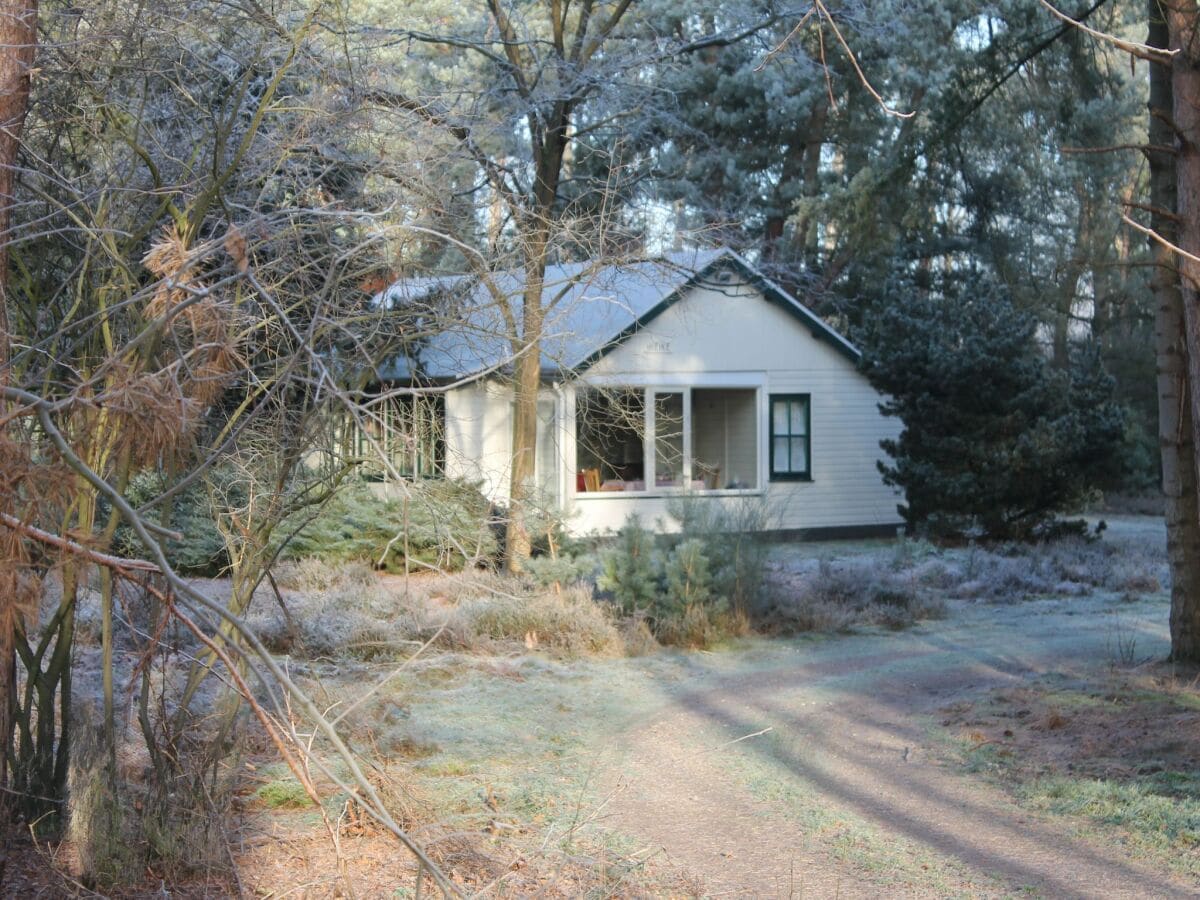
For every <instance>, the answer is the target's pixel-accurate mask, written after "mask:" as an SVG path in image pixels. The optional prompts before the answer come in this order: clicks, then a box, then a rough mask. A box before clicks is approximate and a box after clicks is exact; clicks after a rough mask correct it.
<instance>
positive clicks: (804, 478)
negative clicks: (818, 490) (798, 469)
mask: <svg viewBox="0 0 1200 900" xmlns="http://www.w3.org/2000/svg"><path fill="white" fill-rule="evenodd" d="M812 480H813V477H812V475H772V476H771V483H772V484H789V483H791V484H795V483H796V482H800V483H806V482H811V481H812Z"/></svg>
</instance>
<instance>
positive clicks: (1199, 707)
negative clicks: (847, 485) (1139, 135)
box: [186, 518, 1200, 898]
mask: <svg viewBox="0 0 1200 900" xmlns="http://www.w3.org/2000/svg"><path fill="white" fill-rule="evenodd" d="M1110 526H1111V527H1110V529H1109V532H1108V534H1107V536H1106V538H1105V539H1106V540H1115V541H1135V542H1138V541H1141V542H1147V544H1148V546H1154V545H1156V542H1158V541H1160V540H1161V535H1162V526H1161V522H1160V521H1155V520H1151V519H1137V518H1128V519H1123V520H1118V521H1115V522H1114V521H1112V520H1110ZM780 552H781V553H782V554H784V556H785V558H788V559H791V558H792V557H793V556H795V557H804V559H800V560H799V562H798V563H797V564H800V565H809V564H810V563H812V560H811V559H809V557H813V558H818V557H819V558H820V559H822V560H824V561H825V563H829V562H831V561H832V562H833V563H835V564H840V563H843V562H848V563H854V564H857V563H858V562H863V561H864V560H865V561H870V560H871V559H873V558H875V557H880V558H884V557H885V555H887V554H893V553H894V547H893V546H892V545H890V544H888V543H855V544H829V545H804V546H803V547H795V548H781V550H780ZM1156 552H1158V553H1161V551H1156ZM1168 608H1169V604H1168V599H1167V595H1166V592H1165V589H1158V590H1155V591H1150V592H1147V593H1138V594H1133V593H1130V592H1128V591H1125V592H1117V591H1111V590H1103V589H1099V588H1097V589H1095V590H1092V591H1088V592H1077V593H1076V595H1074V596H1047V597H1044V598H1040V599H1038V598H1034V599H1024V600H1020V601H1017V602H996V601H994V600H991V601H988V600H982V599H976V600H952V601H951V602H950V604H949V610H948V616H947V617H946V618H945V619H943V620H936V621H923V622H920V623H918V624H917V625H915V626H914V627H911V628H909V629H907V630H903V631H889V630H886V629H884V628H879V627H858V628H855V629H854V630H853V632H852V633H849V634H836V635H820V636H817V635H813V636H807V637H801V638H795V639H766V638H750V639H739V640H736V641H733V642H731V643H730V644H729V645H727V646H724V647H722V648H721V649H719V650H715V651H711V652H695V651H693V652H670V651H662V652H657V653H652V654H649V655H647V656H642V657H635V658H624V659H556V658H553V657H551V656H548V655H546V654H543V653H539V652H513V653H511V654H508V655H502V656H479V655H470V654H453V653H447V654H439V655H435V656H431V657H430V658H428V659H424V658H422V659H418V660H417V661H416V662H413V663H411V664H409V665H408V667H407V668H406V669H405V671H404V672H403V673H402V676H401V677H396V678H392V679H391V680H389V681H387V683H386V684H383V685H382V686H381V687H379V689H378V690H376V691H375V692H374V693H373V694H371V696H370V698H369V700H368V701H366V702H364V703H362V704H360V705H359V706H358V707H357V708H356V709H354V710H353V712H352V713H351V714H349V715H347V717H346V719H345V721H344V723H343V724H344V725H345V726H346V727H347V728H348V730H349V732H350V734H351V736H352V739H353V741H354V743H355V744H356V745H357V746H358V747H359V748H360V749H361V750H363V751H364V752H366V754H367V755H368V756H369V757H370V758H371V759H372V760H374V762H375V765H374V769H373V771H374V773H375V775H376V776H377V777H378V783H379V784H380V785H381V788H384V789H386V790H387V791H388V792H389V799H390V800H391V801H392V806H393V808H394V809H399V810H400V812H401V813H402V816H401V818H403V819H404V824H405V825H406V827H408V828H409V829H410V830H411V831H412V833H413V834H414V835H415V836H416V837H417V838H418V839H420V840H422V841H424V842H426V843H427V844H431V845H432V846H433V848H434V855H435V857H436V858H437V859H439V861H440V862H441V864H442V865H443V866H444V867H445V868H446V869H447V870H449V871H451V872H452V873H453V875H454V877H456V878H457V879H460V880H461V882H462V884H463V886H464V888H466V889H468V892H471V891H473V890H477V889H479V888H481V887H484V886H486V887H487V892H488V893H489V894H490V895H492V896H501V897H516V896H545V897H570V896H584V895H587V896H596V897H608V896H672V897H676V896H679V897H682V896H705V897H838V898H842V897H860V896H861V897H866V896H871V897H877V896H906V897H908V896H919V897H926V896H927V897H957V896H984V897H1007V896H1047V897H1147V896H1154V897H1195V896H1200V688H1198V681H1200V679H1197V676H1196V673H1184V672H1178V671H1174V670H1172V669H1171V668H1170V667H1169V666H1167V665H1166V664H1164V663H1163V662H1161V661H1162V660H1163V659H1164V658H1165V656H1166V652H1167V648H1168V640H1167V614H1168ZM394 668H395V667H394V665H393V666H391V667H388V666H386V665H370V664H365V663H352V664H351V663H337V664H335V663H328V664H323V665H320V666H317V665H314V666H310V667H309V668H308V670H306V671H298V672H297V674H300V675H302V676H303V677H306V678H307V679H308V680H309V683H310V686H311V689H312V690H313V691H314V693H315V694H316V695H317V696H318V697H319V698H320V699H322V700H323V701H325V702H326V703H327V704H328V705H329V707H330V708H331V709H338V708H339V707H344V706H345V704H346V703H347V701H348V700H350V699H351V698H357V697H361V696H362V694H363V688H364V686H365V685H367V684H369V683H371V682H373V681H378V680H380V679H383V678H385V677H387V676H388V675H389V673H390V672H392V670H394ZM245 785H246V786H245V789H244V790H243V791H241V792H240V796H239V798H238V808H239V810H240V816H239V821H240V823H241V824H240V827H239V829H238V832H237V834H236V835H235V836H234V841H233V843H234V853H233V855H234V858H235V859H236V861H237V865H238V870H239V878H240V887H241V889H242V890H244V892H245V893H246V895H248V896H271V897H283V896H331V895H337V894H339V892H342V885H343V884H344V881H343V878H344V877H345V878H348V879H349V880H351V881H352V882H353V883H354V885H355V895H356V896H359V897H381V898H382V897H397V898H398V897H408V896H412V894H413V892H412V885H413V878H412V872H411V866H409V865H408V863H407V860H406V858H405V857H404V855H403V854H402V853H401V852H400V851H399V850H398V848H396V846H395V845H394V844H393V843H392V842H391V841H390V839H388V838H387V837H385V836H384V835H382V834H380V833H378V831H376V830H374V829H372V828H370V827H369V826H364V825H363V824H362V823H360V822H357V821H355V819H354V817H353V815H352V814H351V813H352V810H350V809H348V808H347V806H346V803H345V797H339V796H337V795H336V792H333V793H332V795H331V798H330V801H329V803H328V804H327V806H326V810H325V811H326V812H327V813H328V815H329V820H330V821H331V822H332V823H334V826H335V829H336V830H337V832H338V837H339V842H340V852H335V851H334V850H333V849H332V848H331V842H330V840H329V836H328V833H327V832H326V830H325V828H324V826H323V825H322V819H321V815H320V814H319V812H318V811H317V810H315V809H313V808H312V807H310V806H309V805H308V803H307V801H306V799H305V798H304V797H303V794H302V792H301V791H300V790H299V785H298V784H296V783H295V782H294V780H292V778H291V776H290V775H289V774H288V773H287V771H286V769H285V768H284V767H282V766H281V765H280V764H278V763H272V762H270V756H269V753H267V752H266V748H264V752H263V753H262V754H261V755H260V756H258V757H256V758H254V759H253V761H252V762H251V764H250V765H248V766H247V772H246V776H245ZM339 870H340V872H342V873H344V876H343V874H340V873H339ZM406 873H407V874H406ZM398 885H399V886H398ZM186 895H188V896H201V895H203V896H220V895H221V893H220V890H219V889H218V890H217V891H216V892H215V893H214V892H213V889H212V888H211V886H210V887H205V888H201V889H199V890H197V891H189V892H186Z"/></svg>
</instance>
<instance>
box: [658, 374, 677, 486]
mask: <svg viewBox="0 0 1200 900" xmlns="http://www.w3.org/2000/svg"><path fill="white" fill-rule="evenodd" d="M654 480H655V484H656V485H657V486H658V487H679V486H681V485H682V484H683V394H655V395H654Z"/></svg>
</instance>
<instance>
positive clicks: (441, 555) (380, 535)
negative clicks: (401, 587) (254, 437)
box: [283, 479, 497, 570]
mask: <svg viewBox="0 0 1200 900" xmlns="http://www.w3.org/2000/svg"><path fill="white" fill-rule="evenodd" d="M408 494H409V497H408V501H407V503H406V502H405V501H404V500H402V499H400V497H399V496H398V495H396V496H391V497H383V496H380V494H379V493H377V492H376V489H375V488H373V487H372V486H371V485H370V484H367V483H364V482H354V483H351V484H350V485H348V486H346V487H345V488H343V489H342V490H341V491H339V492H338V494H337V495H336V496H335V497H334V498H333V499H332V500H331V501H330V502H329V503H328V504H326V505H325V507H324V508H322V509H321V510H320V512H318V513H317V514H316V516H315V518H312V520H311V521H305V520H304V519H305V518H307V517H309V516H311V513H304V514H302V515H303V516H304V518H299V517H298V519H297V521H295V522H294V524H293V527H295V528H298V529H299V531H298V532H297V534H296V536H295V537H294V538H293V539H292V540H291V541H290V542H289V543H288V545H287V546H286V547H285V549H284V554H283V555H284V557H285V558H288V559H302V558H304V557H316V558H318V559H321V560H323V561H325V562H330V563H334V562H348V561H353V560H357V561H363V562H368V563H371V564H372V565H378V564H380V562H381V561H382V565H383V567H384V568H387V569H390V570H402V569H403V568H404V554H405V550H406V549H407V552H408V555H409V559H410V562H413V563H417V564H424V565H427V566H435V567H438V568H453V567H459V566H462V565H463V564H464V563H466V562H468V561H471V562H477V561H481V560H490V559H491V558H493V557H494V555H495V553H496V546H497V544H496V538H495V535H494V533H493V532H492V530H491V527H490V515H489V511H490V506H489V504H488V502H487V499H486V498H485V497H484V496H483V495H482V494H481V493H480V492H479V489H478V488H477V487H475V486H474V485H471V484H466V483H464V482H460V481H451V480H440V479H430V480H427V481H415V482H412V483H410V484H409V485H408ZM286 530H290V529H286Z"/></svg>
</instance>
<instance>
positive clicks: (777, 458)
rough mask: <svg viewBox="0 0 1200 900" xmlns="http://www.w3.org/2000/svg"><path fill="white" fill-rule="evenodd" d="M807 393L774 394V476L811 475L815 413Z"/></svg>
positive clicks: (799, 477)
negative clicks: (812, 415) (811, 412)
mask: <svg viewBox="0 0 1200 900" xmlns="http://www.w3.org/2000/svg"><path fill="white" fill-rule="evenodd" d="M810 411H811V402H810V399H809V395H808V394H772V395H771V480H772V481H808V480H809V479H811V478H812V435H811V434H810V432H811V430H812V429H811V425H812V417H811V415H810Z"/></svg>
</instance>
